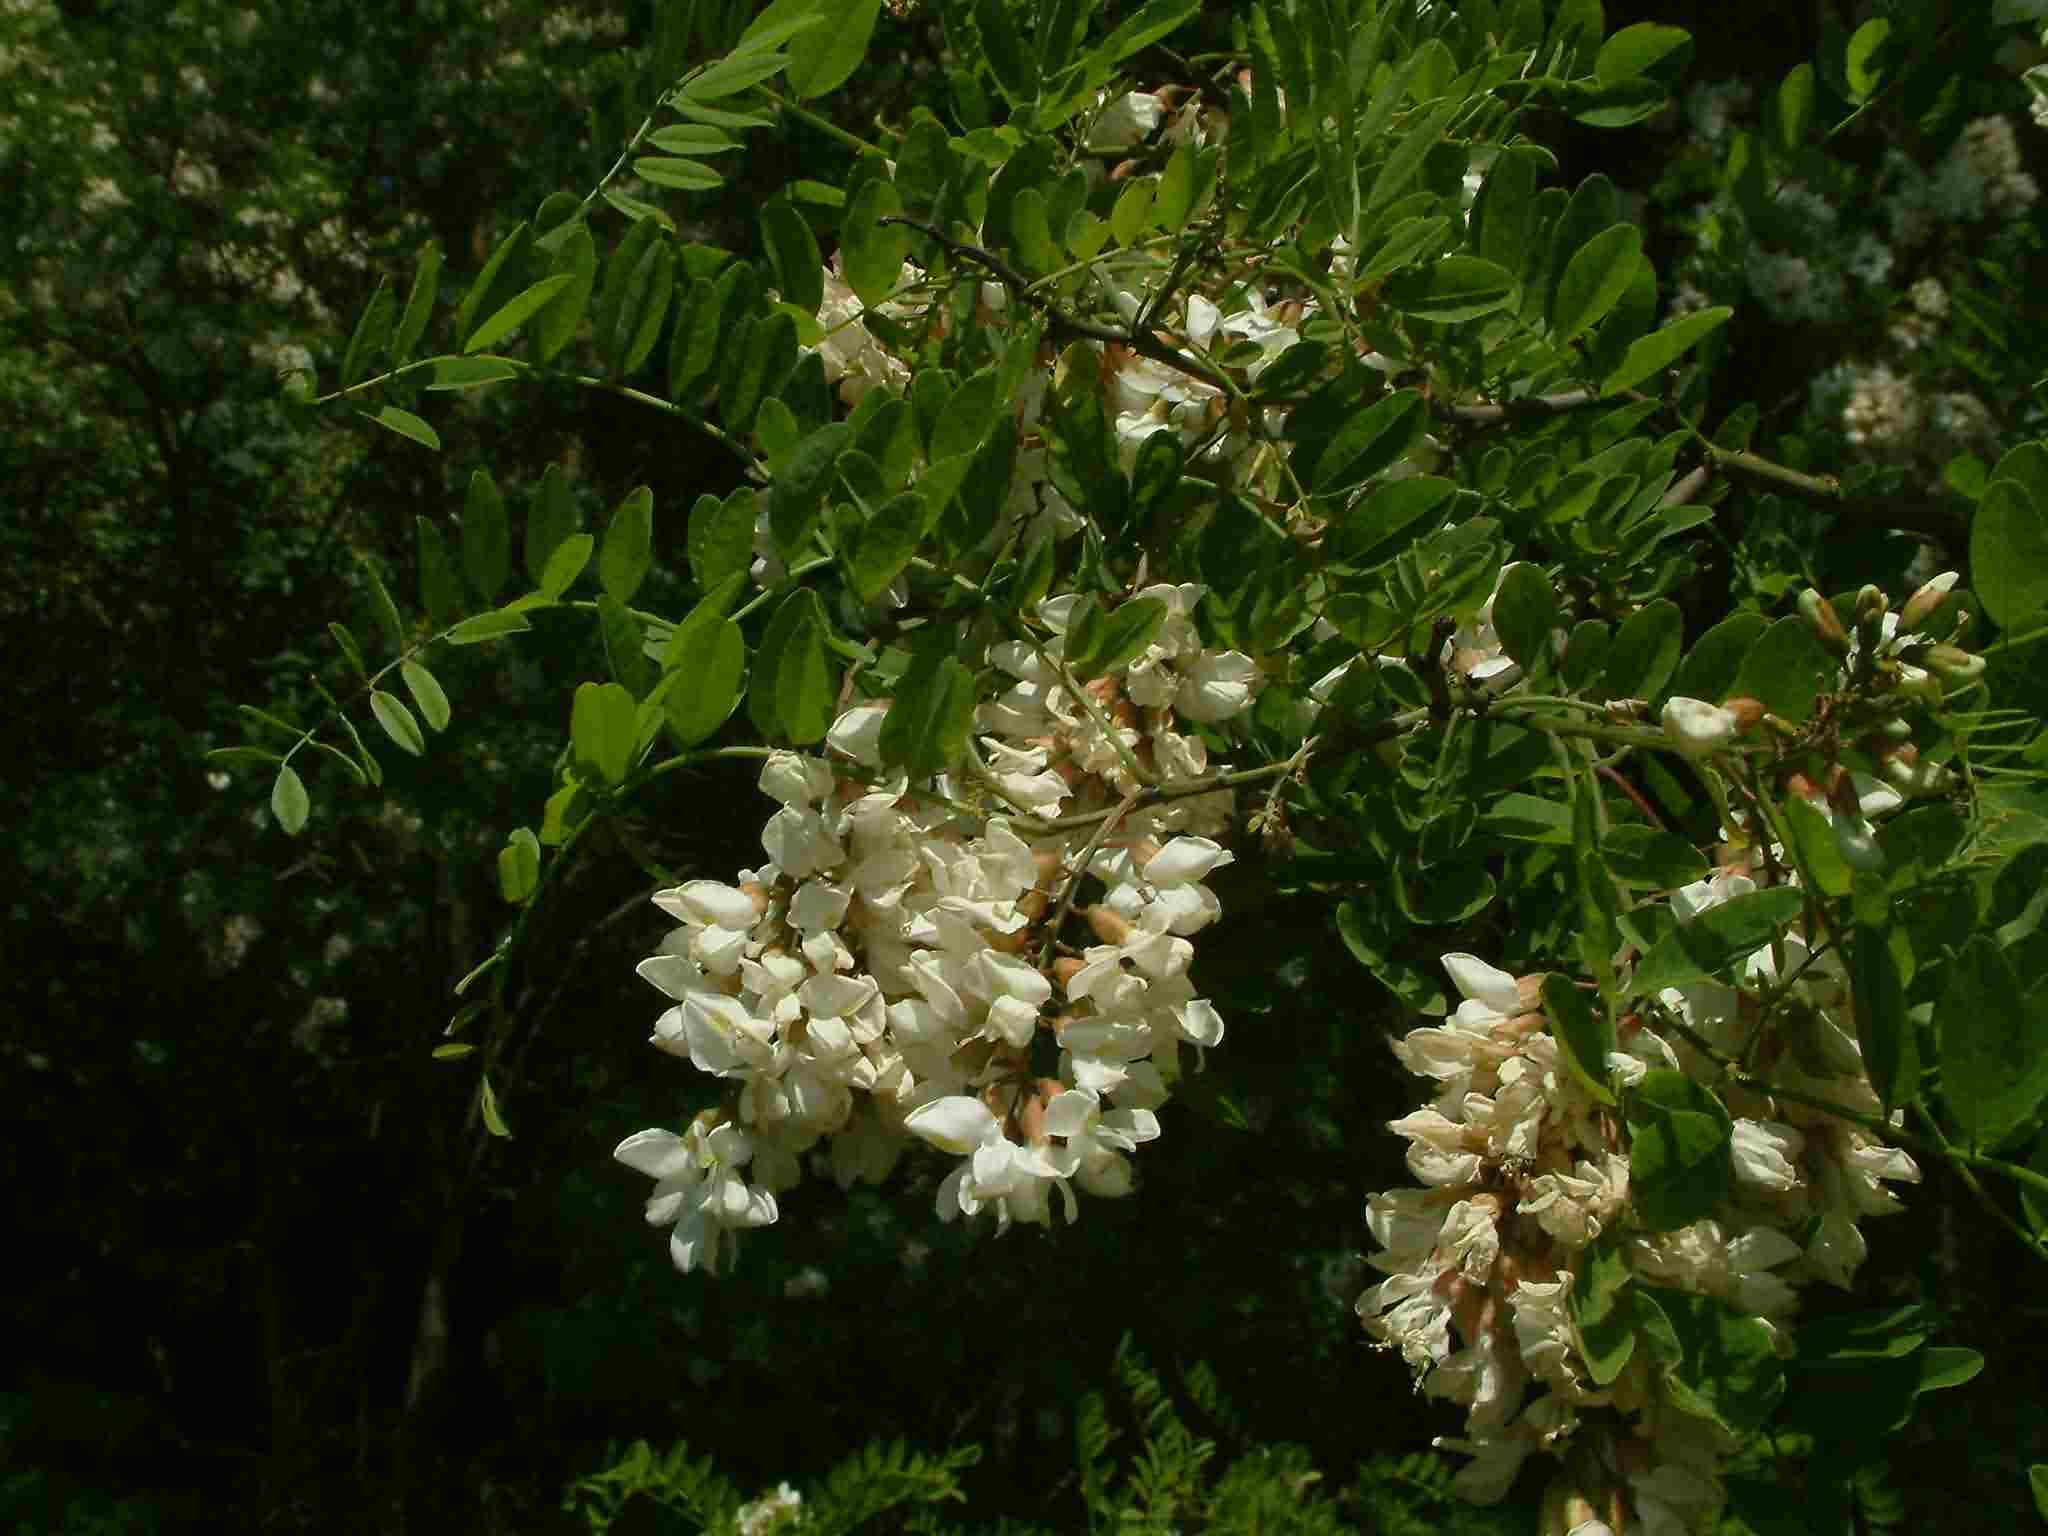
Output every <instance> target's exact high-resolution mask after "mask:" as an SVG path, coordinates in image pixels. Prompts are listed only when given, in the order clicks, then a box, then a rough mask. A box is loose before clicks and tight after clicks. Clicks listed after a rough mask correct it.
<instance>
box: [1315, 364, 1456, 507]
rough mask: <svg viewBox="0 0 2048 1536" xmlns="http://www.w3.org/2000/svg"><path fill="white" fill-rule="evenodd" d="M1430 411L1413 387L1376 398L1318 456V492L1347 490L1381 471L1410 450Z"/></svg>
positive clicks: (1316, 488) (1316, 462)
mask: <svg viewBox="0 0 2048 1536" xmlns="http://www.w3.org/2000/svg"><path fill="white" fill-rule="evenodd" d="M1427 414H1428V408H1427V406H1425V404H1424V403H1423V399H1422V396H1421V394H1420V393H1419V392H1418V391H1416V390H1413V389H1399V390H1396V391H1394V393H1392V394H1391V395H1387V396H1385V397H1384V398H1382V399H1379V400H1376V401H1374V402H1373V403H1372V404H1371V405H1369V406H1367V407H1366V408H1365V409H1364V410H1363V411H1360V412H1359V413H1358V414H1357V415H1356V416H1354V417H1353V418H1352V419H1351V420H1350V421H1348V422H1346V423H1345V424H1344V427H1343V428H1342V430H1340V431H1339V432H1338V433H1337V435H1336V436H1335V437H1334V438H1332V439H1331V440H1330V443H1329V446H1327V447H1326V448H1324V449H1323V451H1322V453H1321V454H1320V455H1318V457H1317V458H1316V461H1315V478H1314V486H1313V488H1314V490H1315V491H1316V493H1317V494H1318V495H1326V496H1327V495H1331V494H1334V493H1336V492H1339V491H1345V490H1348V489H1350V488H1351V487H1352V486H1354V485H1357V484H1358V483H1359V482H1360V481H1363V480H1365V479H1368V478H1369V477H1371V476H1373V475H1376V474H1378V473H1379V472H1380V471H1381V470H1383V469H1385V468H1386V467H1387V466H1388V465H1390V464H1392V463H1393V462H1394V461H1395V460H1397V459H1399V458H1400V457H1401V456H1402V455H1403V454H1405V453H1406V452H1407V451H1408V449H1409V446H1410V445H1411V444H1412V443H1413V442H1414V441H1415V439H1416V437H1417V436H1418V435H1419V434H1420V433H1421V431H1422V428H1423V425H1424V419H1425V417H1426V416H1427ZM1297 451H1299V450H1297Z"/></svg>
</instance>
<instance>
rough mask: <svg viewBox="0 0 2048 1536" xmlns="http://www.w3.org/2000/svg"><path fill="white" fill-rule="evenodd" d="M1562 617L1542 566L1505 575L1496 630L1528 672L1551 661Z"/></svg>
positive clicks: (1525, 564) (1521, 566)
mask: <svg viewBox="0 0 2048 1536" xmlns="http://www.w3.org/2000/svg"><path fill="white" fill-rule="evenodd" d="M1412 483H1413V482H1411V481H1397V482H1396V484H1400V485H1407V484H1412ZM1559 615H1560V610H1559V607H1558V601H1557V589H1556V588H1555V587H1553V586H1552V585H1551V583H1550V578H1549V577H1548V576H1546V575H1544V574H1543V568H1542V567H1541V566H1539V565H1534V564H1531V563H1530V562H1529V561H1526V560H1520V561H1517V562H1516V563H1515V564H1514V565H1513V566H1512V567H1511V568H1509V569H1508V570H1506V571H1504V572H1502V574H1501V579H1500V590H1499V591H1498V592H1497V593H1496V594H1495V596H1494V599H1493V627H1494V629H1495V631H1496V632H1497V633H1498V634H1499V635H1500V643H1501V648H1502V649H1503V650H1505V651H1506V652H1507V653H1508V655H1510V656H1512V657H1513V658H1514V659H1515V660H1516V661H1518V662H1520V663H1521V664H1522V668H1523V670H1524V671H1528V670H1530V669H1532V668H1533V667H1534V666H1535V665H1536V663H1537V662H1538V661H1541V660H1545V659H1547V658H1548V657H1549V655H1550V632H1551V631H1552V630H1554V629H1556V628H1557V623H1558V618H1559Z"/></svg>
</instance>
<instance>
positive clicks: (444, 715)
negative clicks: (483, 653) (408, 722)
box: [398, 661, 448, 731]
mask: <svg viewBox="0 0 2048 1536" xmlns="http://www.w3.org/2000/svg"><path fill="white" fill-rule="evenodd" d="M398 675H399V676H400V677H402V678H404V679H405V691H406V692H407V693H409V694H411V695H412V701H413V703H415V704H417V705H418V706H419V711H420V718H421V719H422V720H425V721H426V722H427V726H428V728H429V729H431V730H436V731H445V730H446V729H448V695H447V694H445V693H443V692H442V691H441V684H440V682H439V680H438V679H436V678H435V676H434V674H433V673H431V672H429V671H428V670H427V669H426V668H425V667H423V666H421V665H420V664H419V663H418V662H416V661H406V662H401V663H400V664H399V668H398Z"/></svg>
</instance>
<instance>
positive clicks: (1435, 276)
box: [1380, 256, 1521, 321]
mask: <svg viewBox="0 0 2048 1536" xmlns="http://www.w3.org/2000/svg"><path fill="white" fill-rule="evenodd" d="M1520 291H1521V283H1520V281H1519V279H1517V278H1516V276H1515V274H1514V273H1512V272H1510V271H1509V270H1508V269H1507V268H1506V267H1503V266H1501V265H1499V264H1498V263H1495V262H1491V261H1487V260H1485V259H1484V258H1483V257H1479V256H1445V257H1443V258H1442V259H1440V260H1438V261H1431V262H1426V263H1424V264H1423V265H1422V266H1419V267H1414V268H1411V269H1410V270H1408V271H1406V272H1402V273H1398V274H1397V275H1395V276H1394V277H1391V278H1389V279H1388V280H1387V281H1386V283H1385V284H1384V285H1383V286H1382V287H1381V289H1380V299H1381V301H1382V302H1383V303H1385V304H1387V305H1388V306H1389V307H1391V308H1393V309H1397V310H1399V311H1401V313H1403V314H1405V315H1410V316H1413V317H1414V318H1415V319H1417V320H1446V321H1448V320H1471V319H1474V318H1476V317H1477V316H1479V315H1488V314H1492V313H1493V312H1494V311H1495V310H1497V309H1506V308H1507V307H1508V306H1510V305H1511V304H1513V303H1514V302H1515V299H1516V297H1517V295H1518V294H1519V293H1520Z"/></svg>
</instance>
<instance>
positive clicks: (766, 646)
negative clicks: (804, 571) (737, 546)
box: [749, 587, 839, 747]
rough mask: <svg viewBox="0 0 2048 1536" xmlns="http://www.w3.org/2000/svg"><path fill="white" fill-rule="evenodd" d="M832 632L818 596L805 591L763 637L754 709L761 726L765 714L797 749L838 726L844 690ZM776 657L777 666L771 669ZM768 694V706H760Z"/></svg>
mask: <svg viewBox="0 0 2048 1536" xmlns="http://www.w3.org/2000/svg"><path fill="white" fill-rule="evenodd" d="M828 634H829V630H828V628H827V626H826V623H825V613H824V606H823V604H821V603H820V602H819V600H818V594H817V593H816V592H813V591H811V590H810V589H809V588H807V587H799V588H797V590H795V591H794V592H792V593H790V594H789V596H788V597H787V598H785V599H783V603H782V606H781V607H780V608H778V609H776V610H775V617H774V619H772V620H771V621H770V622H769V625H768V633H767V634H766V635H764V636H763V637H762V641H761V654H760V656H759V657H758V658H756V664H755V668H754V676H753V679H752V682H751V684H750V687H749V698H750V704H749V707H750V708H751V709H753V710H754V712H755V713H754V719H755V722H756V723H757V724H760V723H761V721H762V715H763V713H764V712H765V713H766V714H767V715H768V717H769V719H771V720H772V721H773V734H774V735H776V736H779V737H780V738H782V739H783V740H786V741H788V742H790V743H791V744H793V745H795V746H800V747H801V746H808V745H809V744H810V743H812V742H814V741H822V740H824V738H825V732H826V731H827V730H829V729H830V728H831V725H832V720H833V710H834V705H835V703H836V701H837V697H838V691H839V689H838V679H837V678H835V677H834V676H833V675H832V664H831V661H830V659H829V657H828V656H827V654H826V637H827V635H828ZM771 658H772V660H773V663H774V664H773V666H772V667H769V666H768V665H767V663H768V661H769V660H770V659H771ZM764 674H766V675H764ZM764 692H765V694H766V699H765V702H758V703H757V702H754V701H755V700H757V699H758V698H759V697H760V695H762V694H763V693H764ZM764 729H767V727H765V726H764Z"/></svg>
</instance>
